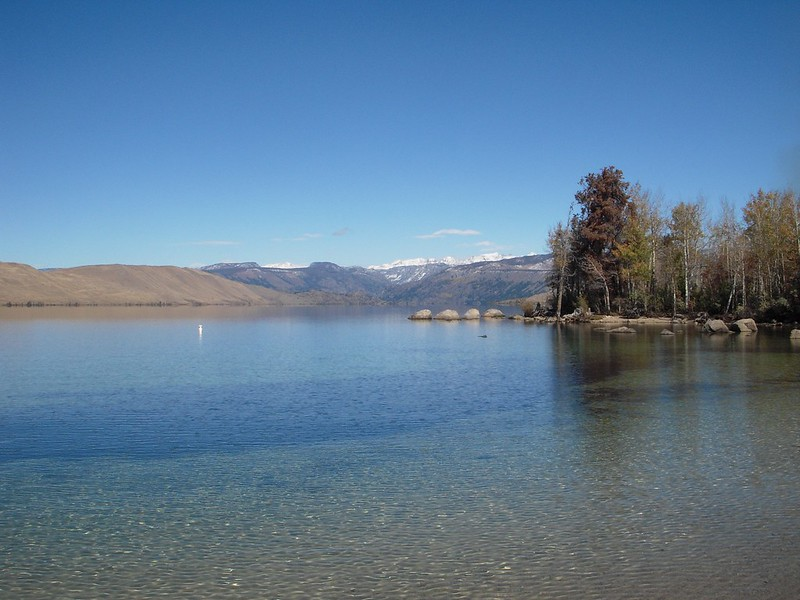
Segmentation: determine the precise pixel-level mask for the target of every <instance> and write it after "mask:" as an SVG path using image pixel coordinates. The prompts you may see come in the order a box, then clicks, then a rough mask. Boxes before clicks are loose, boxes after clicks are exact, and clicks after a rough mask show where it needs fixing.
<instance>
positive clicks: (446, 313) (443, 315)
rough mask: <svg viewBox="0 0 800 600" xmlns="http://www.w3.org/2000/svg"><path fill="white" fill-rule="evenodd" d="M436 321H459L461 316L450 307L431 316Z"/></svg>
mask: <svg viewBox="0 0 800 600" xmlns="http://www.w3.org/2000/svg"><path fill="white" fill-rule="evenodd" d="M433 318H434V319H436V320H437V321H459V320H460V319H461V316H460V315H459V314H458V312H457V311H455V310H452V309H447V310H443V311H442V312H439V313H436V316H435V317H433Z"/></svg>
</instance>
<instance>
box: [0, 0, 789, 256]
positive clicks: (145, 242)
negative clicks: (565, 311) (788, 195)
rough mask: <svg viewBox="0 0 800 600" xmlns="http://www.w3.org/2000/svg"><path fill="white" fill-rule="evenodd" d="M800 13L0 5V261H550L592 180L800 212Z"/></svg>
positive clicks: (675, 7)
mask: <svg viewBox="0 0 800 600" xmlns="http://www.w3.org/2000/svg"><path fill="white" fill-rule="evenodd" d="M798 26H800V3H797V2H794V1H787V2H769V1H767V2H735V1H731V2H694V1H693V2H646V1H636V2H602V1H601V2H570V1H566V2H503V1H491V2H490V1H486V2H469V1H466V0H462V1H453V2H448V1H428V2H414V1H411V0H403V1H397V2H388V1H368V2H354V1H345V0H343V1H325V2H302V1H295V0H292V1H287V2H268V1H252V2H251V1H242V0H226V1H222V0H220V1H217V2H208V1H203V0H186V1H169V0H166V1H154V2H149V1H142V0H137V1H135V2H134V1H129V2H122V1H103V2H92V1H81V0H64V1H61V0H59V1H55V2H45V1H37V0H32V1H14V0H5V1H4V2H3V3H2V4H0V90H2V92H1V93H0V261H15V262H23V263H27V264H32V265H34V266H36V267H66V266H77V265H84V264H99V263H126V264H152V265H163V264H172V265H179V266H200V265H205V264H211V263H215V262H222V261H256V262H259V263H261V264H268V263H280V262H291V263H294V264H308V263H309V262H312V261H332V262H336V263H338V264H341V265H362V266H367V265H371V264H380V263H385V262H389V261H392V260H395V259H403V258H412V257H441V256H455V257H466V256H470V255H474V254H480V253H484V252H501V253H504V254H527V253H531V252H536V253H539V252H545V251H546V236H547V231H548V229H549V228H550V227H552V226H553V225H554V224H555V223H556V222H557V221H559V220H565V219H566V217H567V214H568V211H569V206H570V203H571V202H572V200H573V197H574V194H575V192H576V191H577V190H578V188H579V181H580V179H581V177H582V176H584V175H585V174H587V173H589V172H597V171H599V170H600V169H602V168H603V167H604V166H606V165H615V166H616V167H618V168H620V169H622V171H623V172H624V174H625V176H626V178H627V179H628V180H629V181H632V182H636V181H638V182H639V183H641V185H642V186H643V187H645V188H647V189H650V190H651V191H653V192H654V193H658V194H661V195H662V196H663V198H664V202H665V205H666V206H667V207H669V206H671V205H673V204H675V203H677V202H680V201H694V200H696V199H697V198H698V196H700V195H702V196H703V197H705V199H706V202H707V204H708V206H709V208H710V209H711V211H712V212H713V210H714V208H715V207H716V206H718V205H719V202H720V200H721V199H723V198H725V199H727V200H728V201H729V202H731V203H733V204H734V205H736V206H742V205H743V204H744V203H745V202H746V201H747V199H748V197H749V195H750V194H751V193H754V192H755V191H757V190H758V188H765V189H784V188H786V187H790V186H791V187H794V189H796V190H800V33H798V31H799V30H798Z"/></svg>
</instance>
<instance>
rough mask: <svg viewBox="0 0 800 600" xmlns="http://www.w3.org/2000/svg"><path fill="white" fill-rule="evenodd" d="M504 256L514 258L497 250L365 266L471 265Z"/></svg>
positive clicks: (377, 267) (380, 268)
mask: <svg viewBox="0 0 800 600" xmlns="http://www.w3.org/2000/svg"><path fill="white" fill-rule="evenodd" d="M506 258H515V257H514V256H511V255H503V254H500V253H499V252H490V253H488V254H479V255H477V256H470V257H469V258H465V259H461V260H458V259H456V258H453V257H452V256H445V257H444V258H409V259H405V260H395V261H393V262H390V263H386V264H383V265H372V266H369V267H367V268H368V269H373V270H375V271H387V270H389V269H395V268H397V267H424V266H428V265H445V266H448V267H453V266H455V265H471V264H473V263H479V262H492V261H497V260H503V259H506Z"/></svg>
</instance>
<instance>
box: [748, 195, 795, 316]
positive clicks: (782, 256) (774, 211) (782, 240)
mask: <svg viewBox="0 0 800 600" xmlns="http://www.w3.org/2000/svg"><path fill="white" fill-rule="evenodd" d="M797 210H798V207H797V202H796V200H795V197H794V193H793V192H788V191H787V192H778V191H770V192H765V191H763V190H758V193H756V194H754V195H752V196H751V197H750V200H749V201H748V202H747V204H746V205H745V207H744V209H743V211H742V212H743V215H744V222H745V235H746V236H747V240H748V242H749V248H750V256H751V262H752V267H753V268H754V271H755V275H754V282H753V283H754V285H755V287H754V289H753V292H754V294H753V295H754V296H755V298H756V299H757V301H758V303H757V304H758V306H757V308H758V309H760V310H764V309H766V308H768V307H769V306H770V305H771V304H773V303H775V302H776V301H777V300H778V299H780V298H782V299H783V300H782V302H783V303H787V302H788V301H789V299H790V297H793V296H796V295H797V290H796V288H795V285H794V284H795V283H796V282H797V281H798V267H800V232H798V229H800V227H798V212H797ZM792 299H793V300H794V298H792Z"/></svg>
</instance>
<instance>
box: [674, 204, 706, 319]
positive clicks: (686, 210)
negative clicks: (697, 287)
mask: <svg viewBox="0 0 800 600" xmlns="http://www.w3.org/2000/svg"><path fill="white" fill-rule="evenodd" d="M703 213H704V205H703V202H702V200H698V201H697V202H695V203H686V202H681V203H680V204H678V205H677V206H675V207H674V208H673V209H672V220H671V221H670V225H669V229H670V239H671V241H672V244H673V246H674V248H675V249H676V250H677V252H678V253H679V255H680V264H681V267H682V276H683V284H684V296H683V298H684V304H685V306H686V312H690V311H691V309H692V302H691V293H692V288H693V286H694V279H695V276H696V273H697V271H698V267H699V265H700V251H701V248H702V243H703V240H704V237H705V234H704V232H703Z"/></svg>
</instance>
